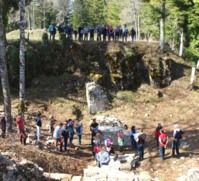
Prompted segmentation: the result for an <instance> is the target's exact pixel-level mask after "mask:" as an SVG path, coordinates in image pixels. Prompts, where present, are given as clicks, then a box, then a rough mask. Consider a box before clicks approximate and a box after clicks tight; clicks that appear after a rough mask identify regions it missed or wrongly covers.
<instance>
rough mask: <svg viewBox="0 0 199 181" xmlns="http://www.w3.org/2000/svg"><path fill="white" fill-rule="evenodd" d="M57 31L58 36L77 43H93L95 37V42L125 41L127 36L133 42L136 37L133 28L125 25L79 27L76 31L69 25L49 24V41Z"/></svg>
mask: <svg viewBox="0 0 199 181" xmlns="http://www.w3.org/2000/svg"><path fill="white" fill-rule="evenodd" d="M57 31H58V32H59V34H64V35H65V36H66V37H67V38H70V39H74V40H79V41H88V40H91V41H93V40H94V39H95V35H96V40H97V41H127V40H128V37H129V36H130V37H131V40H132V41H134V40H135V37H136V31H135V30H134V28H131V29H130V30H129V28H128V26H127V25H126V24H125V25H124V26H123V27H122V26H116V27H113V26H109V25H98V26H96V27H88V26H85V27H83V26H79V27H78V28H77V29H73V27H72V26H71V25H66V24H65V23H61V24H59V25H56V24H55V23H51V24H50V25H49V27H48V32H49V34H50V40H54V39H55V35H56V33H57Z"/></svg>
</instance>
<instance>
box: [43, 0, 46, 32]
mask: <svg viewBox="0 0 199 181" xmlns="http://www.w3.org/2000/svg"><path fill="white" fill-rule="evenodd" d="M43 29H46V1H45V0H44V1H43Z"/></svg>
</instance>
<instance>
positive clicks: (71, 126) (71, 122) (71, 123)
mask: <svg viewBox="0 0 199 181" xmlns="http://www.w3.org/2000/svg"><path fill="white" fill-rule="evenodd" d="M67 126H68V133H69V144H70V146H72V144H73V138H74V133H75V131H74V120H72V119H69V120H68V124H67Z"/></svg>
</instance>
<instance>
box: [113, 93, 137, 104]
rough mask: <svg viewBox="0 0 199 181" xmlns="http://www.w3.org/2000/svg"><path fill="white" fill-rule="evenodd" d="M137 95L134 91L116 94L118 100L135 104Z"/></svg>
mask: <svg viewBox="0 0 199 181" xmlns="http://www.w3.org/2000/svg"><path fill="white" fill-rule="evenodd" d="M135 97H136V93H134V92H132V91H119V92H117V94H116V98H117V99H119V100H122V101H126V102H134V101H135Z"/></svg>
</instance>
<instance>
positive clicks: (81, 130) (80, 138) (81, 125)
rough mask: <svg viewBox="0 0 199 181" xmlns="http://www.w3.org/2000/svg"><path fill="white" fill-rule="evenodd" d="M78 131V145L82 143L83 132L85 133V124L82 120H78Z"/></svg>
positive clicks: (76, 126) (76, 127)
mask: <svg viewBox="0 0 199 181" xmlns="http://www.w3.org/2000/svg"><path fill="white" fill-rule="evenodd" d="M75 129H76V133H77V138H78V145H81V143H82V141H81V140H82V133H83V124H82V122H81V121H80V120H78V121H77V122H76V125H75Z"/></svg>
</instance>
